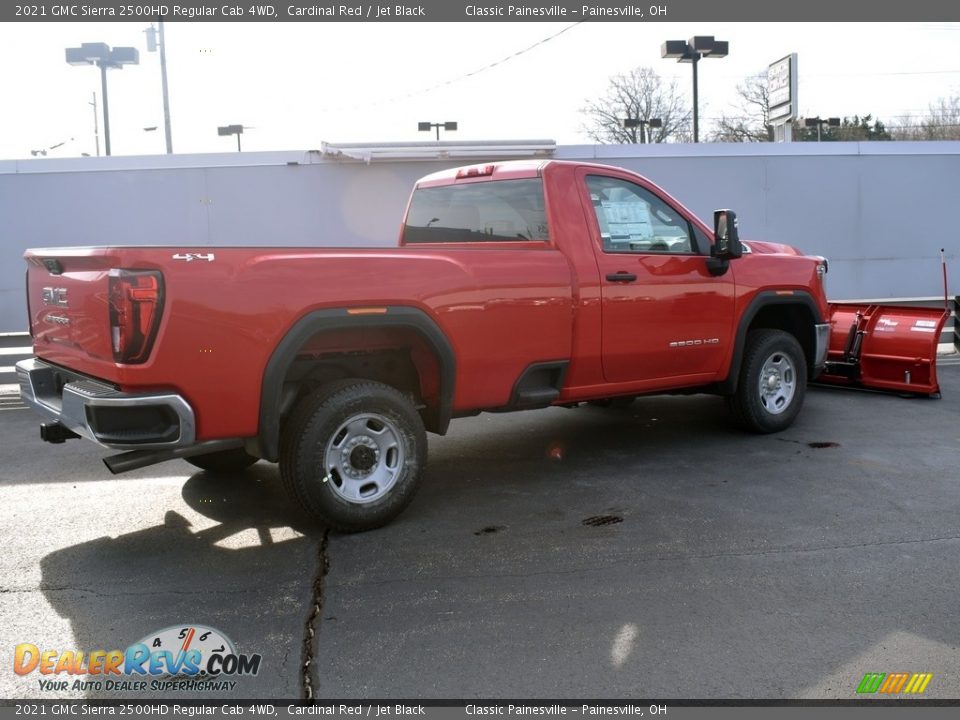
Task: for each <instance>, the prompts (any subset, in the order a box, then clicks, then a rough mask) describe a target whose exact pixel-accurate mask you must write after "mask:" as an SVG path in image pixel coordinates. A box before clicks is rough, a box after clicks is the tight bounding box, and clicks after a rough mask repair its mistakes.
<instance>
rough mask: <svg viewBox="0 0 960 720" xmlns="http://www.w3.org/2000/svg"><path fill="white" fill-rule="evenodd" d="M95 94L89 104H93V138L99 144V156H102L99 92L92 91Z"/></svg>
mask: <svg viewBox="0 0 960 720" xmlns="http://www.w3.org/2000/svg"><path fill="white" fill-rule="evenodd" d="M91 94H92V95H93V100H92V101H91V102H88V103H87V105H92V106H93V140H94V142H95V143H96V145H97V157H100V128H99V127H98V125H97V93H96V92H93V93H91Z"/></svg>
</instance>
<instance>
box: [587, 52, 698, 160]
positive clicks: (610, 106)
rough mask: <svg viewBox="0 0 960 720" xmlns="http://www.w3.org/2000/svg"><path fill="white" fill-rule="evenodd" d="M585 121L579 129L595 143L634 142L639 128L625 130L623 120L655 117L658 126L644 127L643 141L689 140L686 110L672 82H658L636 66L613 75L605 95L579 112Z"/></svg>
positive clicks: (646, 69) (649, 71)
mask: <svg viewBox="0 0 960 720" xmlns="http://www.w3.org/2000/svg"><path fill="white" fill-rule="evenodd" d="M580 112H581V113H583V114H584V115H585V116H586V118H587V120H586V122H585V123H584V124H583V125H582V126H581V131H582V132H584V133H585V134H586V135H587V137H589V138H590V139H591V140H593V141H595V142H599V143H622V144H630V143H638V142H640V140H641V135H640V128H639V127H634V128H625V127H623V123H622V121H623V120H624V119H627V118H629V119H633V120H650V119H651V118H659V119H660V120H661V122H662V126H661V127H658V128H651V127H649V126H646V127H644V128H643V129H644V132H645V134H646V136H647V142H651V143H662V142H667V141H668V140H673V141H680V142H683V141H685V140H688V139H689V137H690V108H689V106H688V105H687V103H686V101H685V100H684V98H683V95H682V94H681V93H680V92H679V91H678V90H677V82H676V80H670V81H669V82H666V81H664V80H663V79H661V77H660V76H659V75H657V73H656V72H655V71H654V70H653V68H649V67H638V68H635V69H633V70H631V71H629V72H626V73H621V74H619V75H614V76H613V77H611V78H610V81H609V84H608V85H607V91H606V94H604V95H603V97H601V98H599V99H598V100H594V101H591V102H588V103H587V105H586V106H585V107H583V108H581V109H580Z"/></svg>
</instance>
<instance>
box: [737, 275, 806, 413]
mask: <svg viewBox="0 0 960 720" xmlns="http://www.w3.org/2000/svg"><path fill="white" fill-rule="evenodd" d="M786 292H788V291H785V290H779V291H778V290H762V291H761V292H759V293H757V295H756V297H754V298H753V300H751V301H750V304H749V305H748V306H747V309H746V310H744V312H743V314H742V315H741V316H740V323H739V325H738V326H737V335H736V339H735V341H734V347H733V357H732V358H731V359H730V370H729V372H728V373H727V378H726V380H723V381H721V382H720V384H719V392H720V393H721V394H724V395H729V394H732V393H734V392H736V390H737V383H738V381H739V378H740V365H741V364H742V363H743V353H744V349H745V347H746V343H747V329H748V328H749V327H750V324H751V323H752V322H753V320H754V318H755V317H756V316H757V313H759V312H760V311H761V310H763V309H764V308H766V307H770V306H772V305H803V306H804V307H806V309H807V310H809V311H810V314H811V316H812V317H813V322H814V324H817V323H822V322H824V320H823V316H822V315H821V314H820V308H819V306H818V305H817V302H816V300H814V299H813V296H812V295H811V294H810V293H809V292H807V291H806V290H790V291H789V294H786ZM808 372H809V368H808Z"/></svg>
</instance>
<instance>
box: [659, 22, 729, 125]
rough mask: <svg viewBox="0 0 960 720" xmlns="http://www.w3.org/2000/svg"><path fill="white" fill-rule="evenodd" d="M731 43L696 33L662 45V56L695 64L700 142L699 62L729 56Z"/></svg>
mask: <svg viewBox="0 0 960 720" xmlns="http://www.w3.org/2000/svg"><path fill="white" fill-rule="evenodd" d="M729 49H730V43H728V42H727V41H726V40H714V38H713V35H695V36H694V37H692V38H690V39H689V40H667V41H666V42H665V43H663V45H661V46H660V57H664V58H676V59H677V62H682V63H691V64H692V65H693V141H694V142H700V132H699V127H698V119H699V110H698V107H697V102H698V97H697V63H699V62H700V58H703V57H708V58H722V57H726V56H727V52H728V51H729Z"/></svg>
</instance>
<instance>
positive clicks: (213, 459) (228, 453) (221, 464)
mask: <svg viewBox="0 0 960 720" xmlns="http://www.w3.org/2000/svg"><path fill="white" fill-rule="evenodd" d="M184 460H186V461H187V462H188V463H190V464H191V465H193V466H195V467H198V468H200V469H201V470H206V471H207V472H209V473H214V474H216V475H221V474H226V473H232V472H240V471H241V470H245V469H246V468H248V467H250V466H251V465H253V464H254V463H255V462H256V461H257V460H259V458H255V457H254V456H253V455H248V454H247V452H246V451H245V450H244V449H243V448H234V449H233V450H220V451H218V452H212V453H207V454H206V455H194V456H193V457H188V458H184Z"/></svg>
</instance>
